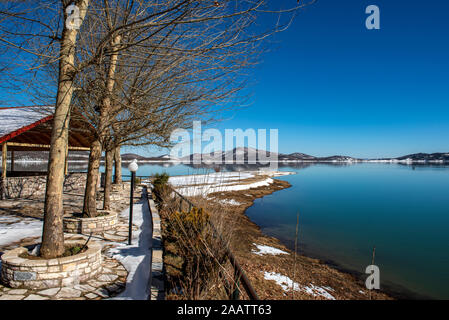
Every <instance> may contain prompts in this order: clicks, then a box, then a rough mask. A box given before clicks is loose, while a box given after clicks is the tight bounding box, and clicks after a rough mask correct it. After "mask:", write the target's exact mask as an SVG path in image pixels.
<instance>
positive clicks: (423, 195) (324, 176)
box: [123, 163, 449, 299]
mask: <svg viewBox="0 0 449 320" xmlns="http://www.w3.org/2000/svg"><path fill="white" fill-rule="evenodd" d="M223 169H224V170H227V171H230V170H249V169H250V167H248V166H232V165H230V166H226V167H225V168H223ZM279 169H280V170H283V171H294V172H296V174H295V175H289V176H284V177H280V178H278V179H283V180H287V181H288V182H290V184H291V185H292V187H291V188H288V189H284V190H281V191H278V192H275V193H273V194H272V195H269V196H266V197H264V198H261V199H257V200H256V201H255V203H254V205H253V206H252V207H250V208H249V209H248V210H247V215H248V216H249V217H250V218H251V220H252V221H254V222H255V223H256V224H258V225H259V226H260V227H261V228H262V231H263V232H264V233H266V234H268V235H271V236H274V237H276V238H278V239H280V240H281V241H282V242H283V243H284V244H286V245H287V246H288V247H290V248H292V249H294V238H295V227H296V217H297V213H298V212H299V248H298V249H299V251H300V252H302V253H305V254H307V255H309V256H313V257H317V258H320V259H323V260H326V261H329V262H332V263H334V264H335V265H337V266H339V267H341V268H343V269H346V270H350V271H354V272H359V273H360V274H361V276H362V277H363V278H365V277H366V275H363V274H364V271H365V268H366V266H368V265H369V264H371V256H372V250H373V247H374V246H375V247H376V255H375V264H376V265H377V266H379V268H380V276H381V278H380V283H381V287H382V286H384V287H385V288H389V289H392V290H394V291H396V292H399V293H405V294H407V295H408V297H411V296H415V295H416V296H417V297H428V298H438V299H449V166H443V165H441V166H424V165H416V166H411V165H400V164H375V163H363V164H353V165H327V164H313V165H309V166H307V165H299V166H294V167H290V166H287V167H281V168H279ZM210 171H211V169H210V168H193V167H191V166H186V165H175V166H171V165H165V166H164V165H140V168H139V170H138V173H137V174H138V175H152V174H155V173H157V172H168V173H169V174H170V175H181V174H193V173H197V174H201V173H207V172H210ZM123 174H124V175H126V174H129V172H128V171H127V169H126V168H125V167H124V168H123Z"/></svg>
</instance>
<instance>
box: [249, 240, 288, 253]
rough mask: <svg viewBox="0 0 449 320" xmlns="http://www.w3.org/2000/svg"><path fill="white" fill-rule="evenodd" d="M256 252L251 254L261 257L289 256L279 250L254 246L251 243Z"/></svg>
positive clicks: (259, 245) (258, 245)
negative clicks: (268, 255)
mask: <svg viewBox="0 0 449 320" xmlns="http://www.w3.org/2000/svg"><path fill="white" fill-rule="evenodd" d="M253 244H254V245H255V246H256V248H257V250H258V251H257V250H254V249H253V250H252V251H251V252H252V253H254V254H257V255H258V256H262V255H264V254H271V255H273V256H277V255H278V254H289V253H288V252H285V251H282V250H281V249H278V248H274V247H270V246H264V245H261V244H255V243H253Z"/></svg>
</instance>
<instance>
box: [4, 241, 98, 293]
mask: <svg viewBox="0 0 449 320" xmlns="http://www.w3.org/2000/svg"><path fill="white" fill-rule="evenodd" d="M84 243H85V241H83V240H81V241H80V240H68V241H66V242H65V244H66V245H81V246H82V245H83V244H84ZM27 251H28V250H27V249H26V248H23V247H20V248H16V249H13V250H10V251H7V252H5V253H4V254H3V255H2V257H1V260H2V266H1V279H2V282H3V283H4V284H5V285H6V286H9V287H11V288H28V289H47V288H56V287H65V286H72V285H76V284H79V283H82V282H85V281H87V280H89V279H91V278H94V277H96V275H97V274H98V273H99V272H101V269H102V267H101V262H102V257H101V244H100V243H97V242H93V241H91V242H89V244H88V249H87V250H86V251H85V252H83V253H79V254H76V255H73V256H69V257H63V258H57V259H48V260H47V259H27V258H22V257H20V255H22V254H24V253H26V252H27Z"/></svg>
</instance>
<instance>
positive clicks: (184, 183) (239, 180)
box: [169, 171, 294, 196]
mask: <svg viewBox="0 0 449 320" xmlns="http://www.w3.org/2000/svg"><path fill="white" fill-rule="evenodd" d="M289 174H294V173H292V172H282V171H242V172H213V173H209V174H201V175H197V174H196V175H190V176H175V177H170V179H169V182H170V184H171V185H173V187H175V188H176V189H177V191H178V192H179V193H181V194H182V195H184V196H196V195H207V194H210V193H214V192H227V191H241V190H248V189H252V188H258V187H262V186H268V185H270V184H271V183H273V179H271V178H270V177H277V176H283V175H289ZM259 177H260V180H259V181H255V182H248V181H246V180H249V179H255V178H256V179H257V178H259Z"/></svg>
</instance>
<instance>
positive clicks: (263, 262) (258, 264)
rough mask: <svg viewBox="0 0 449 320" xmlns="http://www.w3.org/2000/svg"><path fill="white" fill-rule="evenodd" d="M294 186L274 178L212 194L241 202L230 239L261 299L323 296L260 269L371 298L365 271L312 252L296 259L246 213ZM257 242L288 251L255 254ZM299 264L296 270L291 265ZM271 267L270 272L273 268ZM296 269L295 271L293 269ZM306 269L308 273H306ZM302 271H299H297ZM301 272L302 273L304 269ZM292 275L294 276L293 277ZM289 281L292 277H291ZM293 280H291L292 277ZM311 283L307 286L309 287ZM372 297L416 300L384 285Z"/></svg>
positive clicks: (339, 294)
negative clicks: (297, 288) (298, 289)
mask: <svg viewBox="0 0 449 320" xmlns="http://www.w3.org/2000/svg"><path fill="white" fill-rule="evenodd" d="M289 187H291V184H290V183H289V182H287V181H284V180H278V179H273V183H272V184H270V185H269V186H265V187H259V188H254V189H247V190H245V191H244V192H235V191H230V192H217V193H212V194H211V196H213V197H214V198H215V199H217V200H219V201H225V200H226V201H230V200H232V201H234V203H238V204H239V205H238V206H236V205H234V206H233V207H232V209H233V210H232V212H233V215H232V218H234V219H235V226H234V227H235V228H236V232H234V234H233V237H232V238H231V249H232V250H233V252H234V253H235V255H236V257H237V259H238V260H239V262H240V264H241V265H242V267H243V269H244V270H245V272H246V273H247V276H248V277H249V278H250V280H251V282H252V283H253V286H254V287H255V289H256V291H257V292H258V294H259V296H260V298H261V299H286V298H287V299H291V297H290V295H291V296H292V297H293V298H294V297H295V296H296V298H295V299H298V298H299V299H322V298H323V297H321V296H318V297H317V296H315V297H313V296H310V295H304V294H303V292H294V293H293V290H282V287H281V286H280V285H279V282H278V283H275V282H273V281H267V279H266V277H265V278H264V277H262V274H261V270H264V271H265V275H266V274H267V273H269V272H271V274H273V273H274V272H275V274H276V275H278V276H280V275H282V276H285V277H288V278H287V279H289V278H292V279H293V282H292V283H294V284H295V286H296V285H297V284H298V285H303V286H304V287H306V288H308V287H310V286H312V288H314V286H315V287H318V288H320V289H322V288H328V293H330V294H331V296H332V297H335V298H336V299H338V300H340V299H357V300H366V299H368V298H369V293H368V290H367V289H366V288H365V286H364V280H363V279H362V278H361V276H362V275H363V274H361V273H357V272H356V271H354V270H348V269H344V268H342V267H341V266H339V265H338V264H336V263H335V262H333V261H330V260H323V259H320V258H316V257H313V255H310V254H307V253H304V252H301V253H298V252H297V253H296V262H295V261H294V259H292V257H294V255H295V253H294V250H291V249H290V248H289V247H287V246H286V245H285V244H284V243H282V241H281V240H279V239H277V238H275V237H272V236H269V235H267V234H265V233H264V232H263V231H262V229H261V228H260V227H259V226H258V225H257V224H256V223H255V222H253V221H252V220H251V219H250V218H249V217H248V216H247V215H246V210H247V209H248V208H249V207H251V206H252V205H253V204H254V201H255V200H256V199H259V198H263V197H264V196H266V195H270V194H273V193H274V192H276V191H279V190H283V189H286V188H289ZM255 244H258V245H262V246H266V247H271V248H273V249H274V248H275V249H279V250H282V251H284V252H286V253H288V254H282V255H271V254H261V255H256V254H254V247H256V246H255ZM295 264H296V265H297V268H296V269H297V270H295V269H294V268H293V267H292V265H295ZM270 269H271V271H270ZM292 269H293V270H292ZM305 270H307V272H304V271H305ZM297 271H299V274H296V273H297ZM301 271H302V272H301ZM292 274H293V276H292ZM289 280H290V279H289ZM290 281H291V280H290ZM304 282H305V283H304ZM307 286H308V287H307ZM371 296H372V297H371V298H372V299H376V300H377V299H387V300H391V299H404V298H405V299H417V298H419V297H416V296H414V297H412V296H410V295H409V294H402V295H399V294H397V293H395V292H394V290H389V289H388V288H385V286H384V288H383V289H382V290H376V291H374V292H372V293H371Z"/></svg>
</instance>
